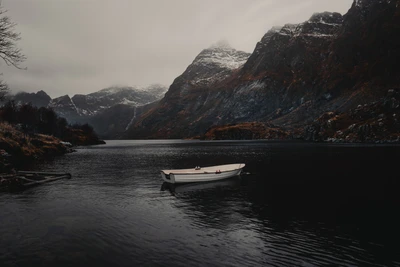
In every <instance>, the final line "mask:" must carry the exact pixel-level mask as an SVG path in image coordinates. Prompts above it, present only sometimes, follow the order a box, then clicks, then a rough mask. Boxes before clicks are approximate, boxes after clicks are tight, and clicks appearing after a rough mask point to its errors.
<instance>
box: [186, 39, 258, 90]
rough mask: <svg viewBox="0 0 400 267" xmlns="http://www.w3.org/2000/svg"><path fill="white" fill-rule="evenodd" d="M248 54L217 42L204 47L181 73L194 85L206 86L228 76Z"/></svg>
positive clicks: (241, 63)
mask: <svg viewBox="0 0 400 267" xmlns="http://www.w3.org/2000/svg"><path fill="white" fill-rule="evenodd" d="M249 56H250V54H249V53H245V52H243V51H238V50H235V49H233V48H232V47H230V46H229V45H228V44H227V43H224V42H219V43H217V44H215V45H212V46H211V47H209V48H207V49H204V50H203V51H202V52H201V53H200V54H199V55H197V57H196V58H195V59H194V61H193V62H192V64H191V65H190V66H189V67H188V68H187V69H186V71H185V73H184V74H183V75H182V76H184V77H185V78H186V79H190V82H191V83H192V84H194V85H201V86H207V85H210V84H212V83H215V82H217V81H221V80H223V79H224V78H226V77H228V76H229V75H230V74H231V73H232V71H233V70H235V69H238V68H240V67H241V66H243V64H244V63H246V61H247V59H248V58H249Z"/></svg>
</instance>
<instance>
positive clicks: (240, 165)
mask: <svg viewBox="0 0 400 267" xmlns="http://www.w3.org/2000/svg"><path fill="white" fill-rule="evenodd" d="M230 165H237V166H238V167H237V168H234V169H229V170H222V171H221V170H218V169H216V170H213V171H210V170H204V171H202V169H199V170H196V169H175V170H161V172H162V173H164V174H165V175H171V174H173V175H202V174H220V173H226V172H234V171H238V170H240V169H243V168H244V167H245V164H244V163H237V164H225V165H216V166H208V167H203V168H204V169H209V168H217V167H219V168H220V167H223V166H230ZM176 171H178V172H176ZM184 171H186V172H184ZM201 171H202V172H201ZM217 171H218V172H217Z"/></svg>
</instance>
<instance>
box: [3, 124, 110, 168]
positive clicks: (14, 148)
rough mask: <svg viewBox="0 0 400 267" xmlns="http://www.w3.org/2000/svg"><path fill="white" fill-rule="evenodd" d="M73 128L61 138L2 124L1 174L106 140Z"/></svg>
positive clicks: (102, 142)
mask: <svg viewBox="0 0 400 267" xmlns="http://www.w3.org/2000/svg"><path fill="white" fill-rule="evenodd" d="M71 131H72V132H71V133H70V134H69V137H68V138H66V139H64V140H61V139H59V138H57V137H54V136H51V135H45V134H24V133H23V132H22V131H19V130H18V129H17V128H16V127H15V126H13V125H10V124H8V123H4V122H3V123H0V173H2V174H3V176H4V175H5V174H10V173H11V172H12V171H13V170H15V169H19V168H21V167H23V166H24V165H26V164H27V163H30V162H33V161H35V160H40V159H47V158H53V157H55V156H60V155H63V154H66V153H71V152H74V151H75V150H74V147H76V146H83V145H96V144H104V143H105V142H104V141H102V140H99V139H98V138H97V136H95V135H93V136H91V135H87V134H85V132H84V131H82V130H79V129H72V130H71Z"/></svg>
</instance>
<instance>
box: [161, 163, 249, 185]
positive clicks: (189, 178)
mask: <svg viewBox="0 0 400 267" xmlns="http://www.w3.org/2000/svg"><path fill="white" fill-rule="evenodd" d="M244 166H245V164H244V163H237V164H227V165H217V166H209V167H199V166H196V167H195V168H193V169H176V170H162V171H161V177H162V179H163V180H164V181H165V182H167V183H171V184H175V183H194V182H195V183H196V182H210V181H217V180H222V179H226V178H230V177H234V176H236V175H239V174H240V173H241V172H242V170H243V168H244Z"/></svg>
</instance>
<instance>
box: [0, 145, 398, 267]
mask: <svg viewBox="0 0 400 267" xmlns="http://www.w3.org/2000/svg"><path fill="white" fill-rule="evenodd" d="M399 156H400V147H399V146H386V145H337V144H336V145H335V144H309V143H298V142H261V141H251V142H229V141H223V142H216V141H213V142H205V141H164V140H158V141H107V144H106V145H99V146H92V147H85V148H79V149H77V152H75V153H71V154H67V155H65V156H61V157H59V158H56V159H55V160H53V161H48V162H42V163H40V164H38V165H36V166H33V167H32V168H34V169H36V170H42V171H60V172H69V173H71V174H72V179H70V180H60V181H56V182H53V183H50V184H46V185H43V186H38V187H34V188H30V189H28V190H25V191H23V192H12V193H11V192H4V193H0V266H2V267H3V266H400V239H399V238H400V230H399V226H400V218H399V211H400V209H399V208H400V196H399V189H400V188H399V181H398V180H399V178H400V177H399V176H400V175H399V163H400V160H399V159H400V157H399ZM235 162H243V163H246V167H245V168H244V172H245V173H244V174H243V175H241V176H240V177H237V178H235V179H231V180H225V181H222V182H214V183H207V184H197V185H183V186H176V187H175V188H173V187H169V188H167V187H165V186H164V185H163V182H162V180H161V177H160V174H159V171H160V170H161V169H170V168H193V167H194V166H197V165H200V166H207V165H216V164H225V163H226V164H228V163H235Z"/></svg>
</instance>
